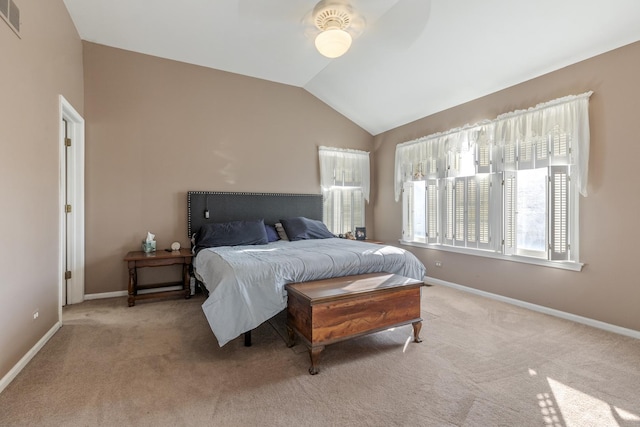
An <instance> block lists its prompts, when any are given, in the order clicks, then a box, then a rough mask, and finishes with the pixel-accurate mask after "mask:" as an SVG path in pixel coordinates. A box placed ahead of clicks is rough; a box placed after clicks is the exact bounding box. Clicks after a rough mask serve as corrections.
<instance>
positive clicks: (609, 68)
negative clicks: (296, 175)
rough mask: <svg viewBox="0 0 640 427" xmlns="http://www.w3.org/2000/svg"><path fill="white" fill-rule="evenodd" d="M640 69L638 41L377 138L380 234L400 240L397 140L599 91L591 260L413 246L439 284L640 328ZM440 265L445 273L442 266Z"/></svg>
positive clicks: (587, 235)
mask: <svg viewBox="0 0 640 427" xmlns="http://www.w3.org/2000/svg"><path fill="white" fill-rule="evenodd" d="M638 70H640V43H635V44H632V45H629V46H626V47H623V48H621V49H617V50H614V51H611V52H609V53H606V54H604V55H600V56H597V57H595V58H592V59H589V60H587V61H584V62H581V63H578V64H575V65H573V66H570V67H567V68H564V69H562V70H559V71H557V72H553V73H550V74H547V75H545V76H542V77H540V78H536V79H534V80H531V81H528V82H525V83H522V84H519V85H517V86H514V87H511V88H509V89H506V90H503V91H500V92H497V93H494V94H492V95H489V96H485V97H483V98H480V99H477V100H475V101H472V102H469V103H466V104H464V105H460V106H458V107H455V108H452V109H450V110H447V111H443V112H441V113H438V114H435V115H432V116H429V117H425V118H423V119H421V120H418V121H416V122H413V123H410V124H407V125H405V126H402V127H399V128H397V129H394V130H392V131H389V132H386V133H384V134H380V135H378V136H376V137H375V140H374V147H375V148H374V153H375V156H374V159H375V165H374V168H373V169H374V170H375V171H376V175H377V181H378V183H379V185H378V187H377V197H376V203H375V206H374V215H375V229H374V233H375V235H376V237H377V238H381V239H384V240H388V241H391V240H395V241H397V239H398V238H399V236H400V230H401V215H400V214H401V206H400V204H399V203H396V202H394V200H393V197H394V196H393V169H394V153H395V146H396V145H397V144H398V143H401V142H404V141H408V140H411V139H414V138H417V137H420V136H424V135H429V134H432V133H434V132H440V131H446V130H448V129H451V128H454V127H459V126H463V125H465V124H467V123H476V122H478V121H480V120H483V119H493V118H495V117H496V116H497V115H498V114H501V113H505V112H509V111H513V110H516V109H524V108H529V107H531V106H534V105H536V104H538V103H540V102H544V101H549V100H552V99H555V98H559V97H561V96H565V95H571V94H580V93H583V92H586V91H589V90H593V91H594V94H593V95H592V96H591V100H590V127H591V158H590V164H589V168H590V170H589V185H588V193H589V195H588V197H586V198H584V197H581V198H580V258H581V261H582V262H584V263H585V264H586V265H585V267H584V268H583V270H582V271H581V272H571V271H564V270H558V269H553V268H547V267H539V266H533V265H526V264H520V263H515V262H508V261H500V260H493V259H487V258H482V257H477V256H468V255H461V254H455V253H451V252H444V251H437V250H430V249H429V250H428V249H411V250H412V251H413V252H414V253H415V254H416V255H418V257H419V258H420V259H421V260H422V261H423V262H424V263H425V265H426V266H427V270H428V275H429V276H432V277H435V278H437V279H441V280H445V281H448V282H453V283H457V284H460V285H464V286H468V287H472V288H476V289H479V290H482V291H487V292H491V293H495V294H499V295H503V296H506V297H510V298H516V299H519V300H523V301H527V302H530V303H533V304H539V305H542V306H546V307H550V308H553V309H557V310H562V311H565V312H568V313H572V314H575V315H578V316H584V317H588V318H592V319H595V320H599V321H603V322H607V323H610V324H613V325H617V326H621V327H624V328H630V329H634V330H636V331H640V315H638V313H639V311H638V307H639V306H640V279H638V277H639V276H638V268H637V263H638V261H637V253H638V251H637V245H638V238H640V233H639V232H638V228H637V222H638V221H637V218H638V213H639V212H640V197H638V189H637V185H638V182H639V179H638V177H637V175H635V173H636V171H637V170H638V159H640V143H639V141H638V138H639V135H640V120H639V119H638V114H639V112H640V84H638ZM435 261H442V262H443V267H441V268H436V267H435V265H434V263H435Z"/></svg>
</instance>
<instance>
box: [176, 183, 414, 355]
mask: <svg viewBox="0 0 640 427" xmlns="http://www.w3.org/2000/svg"><path fill="white" fill-rule="evenodd" d="M187 206H188V233H189V236H190V238H191V237H193V236H194V234H196V238H195V239H194V240H193V243H194V247H193V249H194V253H195V257H194V260H193V268H194V275H195V277H196V279H197V280H198V282H199V284H200V285H201V286H204V288H205V289H206V291H205V292H206V293H207V294H208V296H207V299H206V300H205V302H204V303H203V305H202V309H203V311H204V313H205V316H206V318H207V321H208V322H209V325H210V327H211V330H212V331H213V333H214V335H215V336H216V339H217V340H218V344H219V345H220V346H221V347H222V346H224V345H225V344H227V343H228V342H229V341H231V340H233V339H235V338H237V337H238V336H240V335H242V334H244V335H245V345H250V332H251V330H252V329H254V328H256V327H257V326H259V325H260V324H262V323H263V322H265V321H266V320H268V319H270V318H271V317H273V316H275V315H276V314H278V313H279V312H280V311H282V310H284V309H285V308H286V306H287V294H286V291H285V289H284V287H285V285H286V284H288V283H299V282H307V281H312V280H319V279H326V278H331V277H340V276H348V275H357V274H365V273H378V272H388V273H394V274H399V275H402V276H406V277H410V278H413V279H417V280H423V278H424V275H425V267H424V265H423V264H422V263H421V262H420V261H419V260H418V259H417V258H416V257H415V256H414V255H413V254H412V253H410V252H408V251H405V250H403V249H400V248H397V247H394V246H388V245H381V244H377V243H370V242H364V241H357V240H349V239H341V238H337V237H333V236H332V235H330V234H328V235H327V234H326V233H328V230H327V231H326V232H325V231H323V229H322V228H323V227H324V225H323V224H322V223H321V220H322V196H321V195H316V194H276V193H225V192H204V191H190V192H188V193H187ZM276 223H278V224H283V225H284V226H285V227H284V228H285V229H284V230H283V229H282V227H280V230H278V231H280V233H281V234H279V235H278V236H277V237H280V236H282V232H283V231H284V232H285V234H289V237H293V238H292V239H291V240H282V239H279V240H274V239H275V237H273V235H272V233H273V230H272V231H271V233H267V231H265V234H267V237H268V238H267V241H264V239H263V238H260V239H258V241H257V243H256V241H254V240H255V239H254V240H251V238H245V237H239V240H237V239H236V237H237V236H238V235H241V234H243V233H244V231H243V230H250V229H253V230H258V228H259V227H263V228H265V229H271V226H273V225H275V224H276ZM265 225H266V226H267V227H265ZM229 227H231V228H229ZM234 227H235V228H234ZM315 227H319V229H318V230H316V228H315ZM211 229H214V230H215V232H212V234H215V235H216V239H218V240H217V241H216V243H215V245H214V246H213V247H209V243H211V242H210V241H203V240H202V239H205V240H206V238H205V237H204V236H206V235H207V233H208V232H209V230H211ZM300 230H302V231H300ZM324 230H326V227H324ZM225 232H228V234H230V235H231V240H230V241H229V243H231V244H233V243H238V242H239V243H241V244H235V245H224V243H225V242H226V241H225V240H224V237H221V236H224V234H225ZM198 233H200V234H199V236H198ZM256 233H257V231H256ZM245 234H251V235H252V236H253V235H255V233H245ZM319 236H321V237H319ZM283 237H284V236H283ZM220 239H222V240H220ZM234 239H235V241H234ZM296 239H299V240H296ZM221 242H222V243H223V245H218V243H221ZM246 242H249V244H242V243H246ZM247 338H248V339H247Z"/></svg>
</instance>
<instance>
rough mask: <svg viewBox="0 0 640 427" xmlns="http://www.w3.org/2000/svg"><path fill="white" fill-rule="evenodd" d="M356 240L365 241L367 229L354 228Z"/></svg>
mask: <svg viewBox="0 0 640 427" xmlns="http://www.w3.org/2000/svg"><path fill="white" fill-rule="evenodd" d="M356 240H367V229H366V228H365V227H356Z"/></svg>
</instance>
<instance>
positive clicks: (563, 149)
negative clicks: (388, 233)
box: [394, 92, 593, 201]
mask: <svg viewBox="0 0 640 427" xmlns="http://www.w3.org/2000/svg"><path fill="white" fill-rule="evenodd" d="M592 93H593V92H586V93H583V94H581V95H570V96H566V97H563V98H558V99H556V100H553V101H549V102H545V103H542V104H539V105H537V106H535V107H532V108H529V109H528V110H518V111H513V112H510V113H506V114H502V115H500V116H498V117H497V118H496V119H494V120H491V121H485V122H481V123H477V124H474V125H467V126H464V127H461V128H457V129H452V130H450V131H447V132H442V133H437V134H433V135H429V136H425V137H422V138H419V139H416V140H413V141H408V142H405V143H402V144H398V145H397V146H396V159H395V185H394V190H395V200H396V201H399V200H400V194H401V192H402V185H403V183H404V182H407V181H415V180H424V179H429V178H445V177H455V176H466V175H467V173H468V172H466V170H468V167H467V165H465V163H466V162H465V159H468V156H467V154H469V153H473V155H474V158H475V162H476V167H477V168H478V172H479V173H485V172H502V171H508V170H517V169H530V168H533V167H540V166H542V165H550V166H552V165H554V164H565V165H572V167H574V169H575V170H576V171H577V173H576V174H575V176H576V179H577V188H578V190H579V191H580V194H582V195H583V196H587V178H588V168H589V142H590V134H589V97H590V96H591V94H592ZM473 173H475V172H473Z"/></svg>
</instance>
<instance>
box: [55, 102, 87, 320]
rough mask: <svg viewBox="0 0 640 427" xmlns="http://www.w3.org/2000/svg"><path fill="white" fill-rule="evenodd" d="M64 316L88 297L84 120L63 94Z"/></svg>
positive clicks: (62, 214)
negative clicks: (65, 309) (86, 285)
mask: <svg viewBox="0 0 640 427" xmlns="http://www.w3.org/2000/svg"><path fill="white" fill-rule="evenodd" d="M59 143H60V226H59V228H60V232H59V237H60V239H59V241H60V251H59V253H60V256H59V266H60V293H59V294H60V316H62V306H63V305H66V304H75V303H79V302H82V301H83V300H84V119H83V118H82V116H80V115H79V114H78V112H77V111H76V110H75V109H74V108H73V107H72V106H71V104H69V102H67V100H66V99H64V97H63V96H62V95H61V96H60V142H59Z"/></svg>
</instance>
